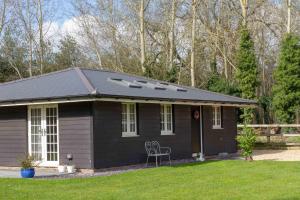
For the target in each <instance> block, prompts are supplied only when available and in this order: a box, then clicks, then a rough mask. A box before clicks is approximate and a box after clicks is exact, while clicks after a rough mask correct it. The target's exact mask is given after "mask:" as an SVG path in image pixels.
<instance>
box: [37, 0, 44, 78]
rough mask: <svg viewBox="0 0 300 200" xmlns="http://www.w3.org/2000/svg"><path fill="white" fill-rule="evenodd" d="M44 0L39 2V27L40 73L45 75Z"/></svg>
mask: <svg viewBox="0 0 300 200" xmlns="http://www.w3.org/2000/svg"><path fill="white" fill-rule="evenodd" d="M42 2H43V0H38V16H39V20H38V23H39V24H38V25H39V36H40V38H39V39H40V51H39V53H40V72H41V74H43V70H44V35H43V10H42Z"/></svg>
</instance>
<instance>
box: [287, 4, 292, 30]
mask: <svg viewBox="0 0 300 200" xmlns="http://www.w3.org/2000/svg"><path fill="white" fill-rule="evenodd" d="M291 8H292V0H287V9H288V20H287V32H288V33H291Z"/></svg>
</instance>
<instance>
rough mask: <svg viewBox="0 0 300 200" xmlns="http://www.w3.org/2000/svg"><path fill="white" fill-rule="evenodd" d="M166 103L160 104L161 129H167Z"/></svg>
mask: <svg viewBox="0 0 300 200" xmlns="http://www.w3.org/2000/svg"><path fill="white" fill-rule="evenodd" d="M164 108H165V107H164V105H160V130H161V131H163V130H165V117H164V116H165V115H164Z"/></svg>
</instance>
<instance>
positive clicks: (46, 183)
mask: <svg viewBox="0 0 300 200" xmlns="http://www.w3.org/2000/svg"><path fill="white" fill-rule="evenodd" d="M0 199H5V200H8V199H54V200H58V199H300V162H276V161H254V162H245V161H241V160H240V161H239V160H236V161H232V160H229V161H210V162H204V163H194V164H184V165H179V166H173V167H159V168H152V169H144V170H138V171H133V172H128V173H124V174H118V175H113V176H107V177H94V178H84V179H64V180H62V179H61V180H59V179H56V180H55V179H51V180H46V179H44V180H41V179H40V180H39V179H32V180H24V179H0Z"/></svg>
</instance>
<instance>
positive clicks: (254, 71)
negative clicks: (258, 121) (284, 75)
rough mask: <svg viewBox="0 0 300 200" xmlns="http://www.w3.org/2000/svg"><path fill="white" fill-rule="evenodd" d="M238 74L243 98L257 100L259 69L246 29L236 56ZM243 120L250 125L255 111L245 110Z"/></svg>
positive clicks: (241, 35) (242, 34)
mask: <svg viewBox="0 0 300 200" xmlns="http://www.w3.org/2000/svg"><path fill="white" fill-rule="evenodd" d="M236 59H237V73H236V78H237V81H238V84H239V89H240V91H241V96H242V98H246V99H256V88H257V86H258V84H259V82H258V68H257V61H256V56H255V50H254V42H253V40H252V38H251V36H250V33H249V31H248V29H247V28H246V27H243V28H242V29H241V32H240V44H239V49H238V51H237V55H236ZM243 112H244V113H243V115H242V118H243V120H244V123H250V122H251V121H252V119H253V114H254V109H252V108H245V109H244V111H243Z"/></svg>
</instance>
